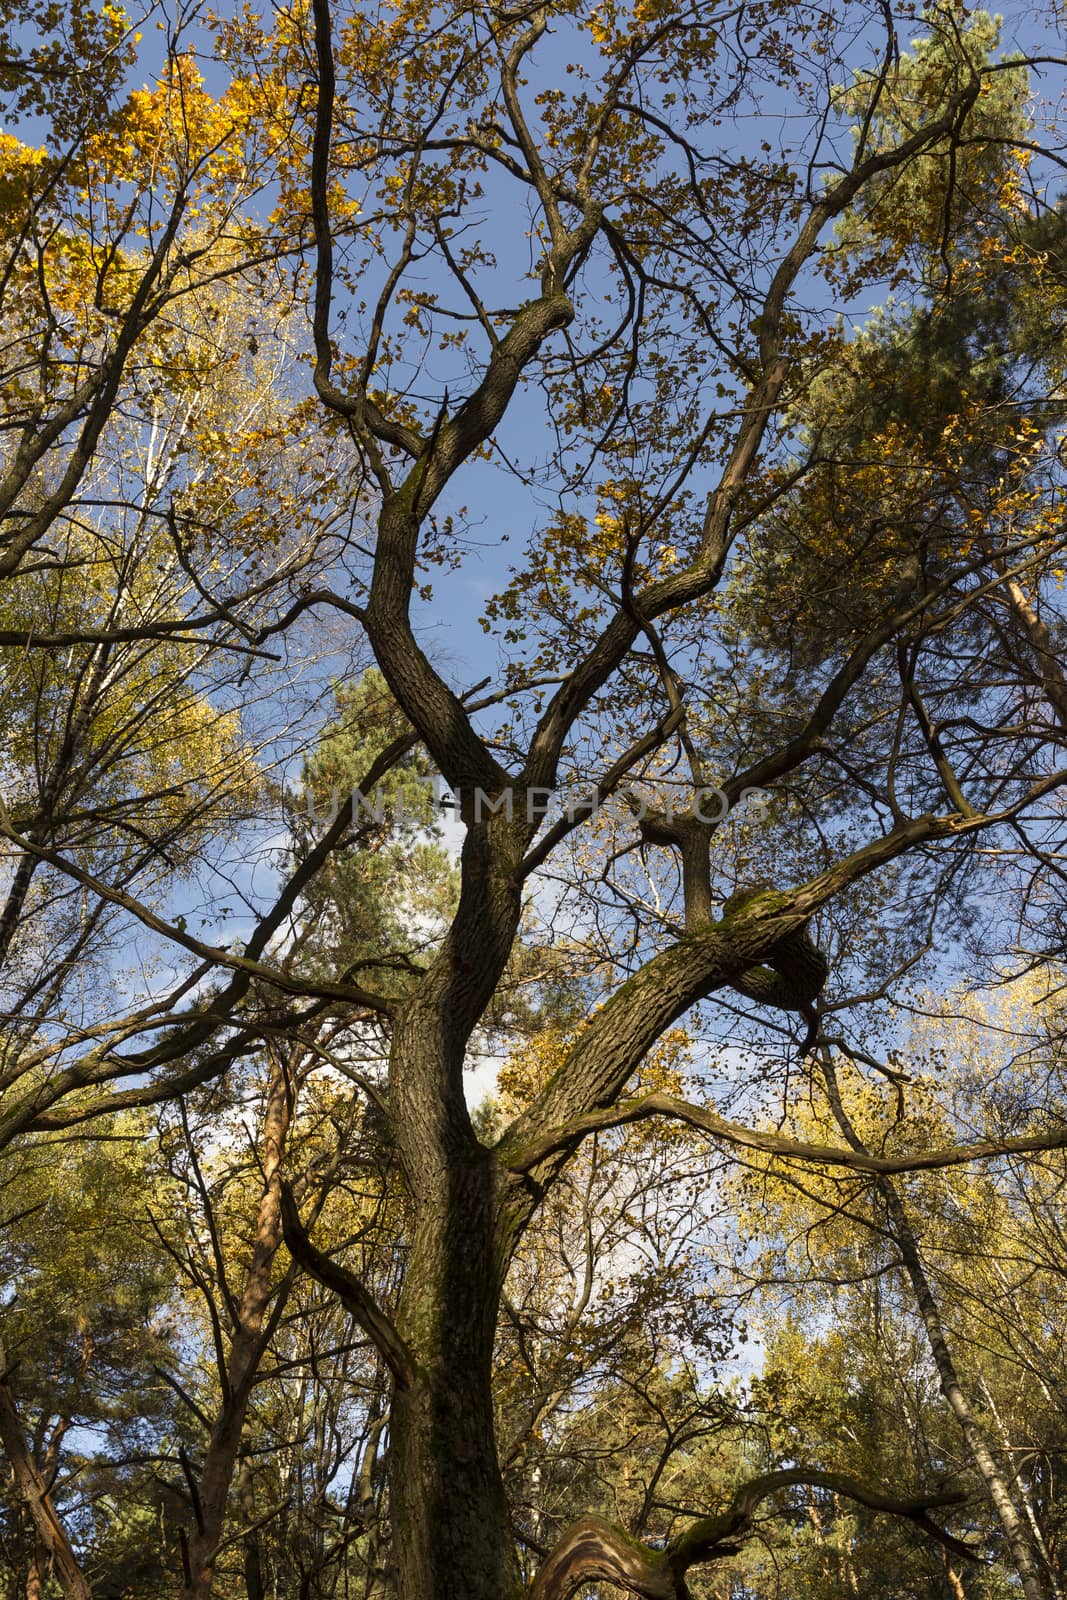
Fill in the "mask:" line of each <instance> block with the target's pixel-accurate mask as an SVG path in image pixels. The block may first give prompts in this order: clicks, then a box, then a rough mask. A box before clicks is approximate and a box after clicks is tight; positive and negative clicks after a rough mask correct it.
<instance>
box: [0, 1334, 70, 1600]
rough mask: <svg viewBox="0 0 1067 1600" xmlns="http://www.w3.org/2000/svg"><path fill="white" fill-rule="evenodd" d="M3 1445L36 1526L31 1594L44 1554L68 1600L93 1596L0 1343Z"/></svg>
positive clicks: (0, 1435) (0, 1438)
mask: <svg viewBox="0 0 1067 1600" xmlns="http://www.w3.org/2000/svg"><path fill="white" fill-rule="evenodd" d="M0 1446H2V1447H3V1451H4V1454H5V1455H6V1456H7V1459H8V1461H9V1462H10V1464H11V1471H12V1474H13V1476H14V1480H15V1489H16V1492H17V1493H18V1496H19V1498H20V1499H21V1501H22V1503H23V1505H24V1506H25V1507H26V1510H27V1511H28V1513H29V1515H30V1518H31V1520H32V1522H33V1528H34V1547H33V1555H32V1556H31V1558H30V1568H29V1576H28V1577H27V1594H29V1593H30V1591H31V1589H32V1587H33V1586H34V1585H36V1587H37V1590H38V1592H40V1586H41V1571H42V1567H43V1559H44V1555H47V1556H48V1557H49V1558H50V1559H51V1561H52V1563H53V1566H54V1569H55V1573H56V1576H57V1577H58V1579H59V1582H60V1584H61V1586H62V1589H63V1594H64V1596H65V1600H92V1594H91V1591H90V1589H89V1585H88V1583H87V1582H86V1581H85V1578H84V1576H83V1575H82V1570H81V1567H80V1566H79V1564H78V1558H77V1556H76V1555H75V1554H74V1548H73V1546H72V1545H71V1542H70V1540H69V1539H68V1538H67V1531H66V1529H65V1528H64V1526H63V1524H62V1522H61V1521H60V1519H59V1517H58V1515H57V1513H56V1508H55V1506H54V1505H53V1504H52V1495H51V1485H50V1483H49V1481H48V1479H47V1478H46V1477H45V1475H44V1474H43V1473H42V1472H41V1470H40V1468H39V1467H38V1465H37V1462H36V1460H35V1459H34V1456H33V1453H32V1451H31V1450H30V1447H29V1445H28V1444H27V1443H26V1436H25V1434H24V1433H23V1431H22V1423H21V1421H20V1419H19V1414H18V1408H17V1406H16V1404H15V1396H14V1394H13V1393H12V1389H11V1384H10V1381H9V1379H8V1376H7V1357H6V1355H5V1354H4V1347H3V1344H2V1343H0Z"/></svg>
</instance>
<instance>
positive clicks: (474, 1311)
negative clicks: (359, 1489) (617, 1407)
mask: <svg viewBox="0 0 1067 1600" xmlns="http://www.w3.org/2000/svg"><path fill="white" fill-rule="evenodd" d="M456 1168H458V1170H456ZM443 1189H444V1192H443V1193H441V1195H440V1197H439V1203H438V1204H435V1203H434V1202H433V1201H432V1200H431V1201H429V1203H424V1204H421V1205H420V1206H419V1207H418V1209H417V1213H416V1221H415V1229H414V1234H413V1239H412V1247H411V1254H410V1257H409V1260H408V1265H407V1271H406V1275H405V1282H404V1290H403V1294H402V1298H401V1304H400V1310H399V1318H398V1320H399V1325H400V1332H401V1333H402V1334H403V1336H404V1338H405V1339H406V1340H407V1342H408V1344H409V1345H410V1346H411V1348H412V1350H413V1351H414V1354H415V1357H416V1361H417V1364H418V1373H417V1375H416V1378H415V1381H414V1382H413V1383H412V1384H411V1385H410V1387H407V1388H400V1387H398V1389H397V1392H396V1394H395V1397H394V1400H393V1410H392V1422H391V1430H392V1439H391V1454H390V1484H391V1491H392V1492H391V1506H392V1521H393V1541H394V1553H395V1560H396V1564H397V1574H398V1582H399V1592H400V1595H401V1600H508V1597H509V1596H512V1595H514V1594H517V1593H518V1591H519V1589H520V1586H521V1585H520V1579H519V1572H518V1564H517V1559H516V1553H515V1540H514V1537H513V1535H512V1531H511V1524H510V1516H509V1512H508V1505H507V1499H506V1496H505V1493H504V1485H503V1480H502V1478H501V1475H500V1470H499V1467H498V1463H497V1453H496V1441H495V1438H494V1432H493V1399H492V1388H491V1377H492V1359H493V1344H494V1337H495V1332H496V1314H497V1301H498V1290H499V1285H498V1273H497V1262H496V1258H495V1251H494V1232H495V1229H494V1220H495V1218H494V1211H495V1207H494V1193H493V1191H494V1184H493V1172H492V1166H491V1161H490V1158H489V1157H488V1155H487V1153H486V1152H484V1151H481V1150H477V1151H472V1152H471V1154H470V1155H469V1157H468V1159H467V1160H466V1161H465V1162H464V1163H463V1165H462V1167H459V1164H458V1163H455V1164H454V1170H453V1171H452V1172H451V1173H450V1174H449V1175H448V1179H447V1181H446V1183H445V1184H444V1185H443Z"/></svg>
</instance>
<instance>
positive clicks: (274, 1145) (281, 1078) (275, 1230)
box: [182, 1054, 293, 1600]
mask: <svg viewBox="0 0 1067 1600" xmlns="http://www.w3.org/2000/svg"><path fill="white" fill-rule="evenodd" d="M292 1111H293V1105H292V1090H291V1085H290V1079H289V1075H288V1073H287V1071H286V1067H285V1063H284V1062H283V1061H282V1060H281V1059H280V1057H279V1056H275V1055H273V1054H272V1057H271V1071H270V1080H269V1084H268V1089H267V1110H266V1116H265V1118H264V1123H263V1141H262V1149H261V1161H262V1169H263V1181H264V1187H263V1194H262V1196H261V1198H260V1202H259V1208H258V1211H257V1214H256V1231H255V1242H254V1245H253V1249H252V1262H251V1265H250V1267H249V1269H248V1275H247V1277H246V1279H245V1285H244V1290H243V1292H242V1295H241V1299H240V1302H239V1304H238V1307H237V1312H236V1317H235V1326H234V1330H233V1337H232V1340H231V1343H230V1352H229V1359H228V1361H227V1364H226V1371H225V1373H224V1374H223V1375H222V1378H223V1394H222V1403H221V1405H220V1406H219V1411H218V1415H217V1417H216V1419H215V1424H214V1426H213V1428H212V1430H211V1438H210V1440H209V1442H208V1448H207V1454H206V1456H205V1457H204V1467H203V1471H202V1472H201V1474H200V1480H199V1485H198V1487H197V1493H196V1500H195V1503H194V1508H193V1509H194V1513H195V1516H196V1529H195V1532H194V1533H193V1535H192V1537H191V1538H190V1539H189V1545H188V1563H189V1571H188V1574H187V1582H186V1586H185V1588H184V1589H183V1591H182V1600H208V1596H209V1595H210V1593H211V1585H212V1582H213V1580H214V1575H215V1552H216V1549H217V1548H218V1543H219V1539H220V1538H221V1536H222V1527H223V1522H224V1520H225V1517H226V1505H227V1502H228V1500H229V1496H230V1485H231V1484H232V1482H233V1475H234V1469H235V1467H236V1464H237V1453H238V1449H239V1448H240V1444H241V1436H242V1433H243V1432H244V1425H245V1418H246V1416H247V1413H248V1402H249V1400H250V1399H251V1395H252V1389H253V1386H254V1384H255V1379H256V1372H257V1371H258V1368H259V1363H260V1360H261V1358H262V1355H263V1324H264V1318H265V1315H266V1310H267V1306H268V1304H269V1302H270V1299H271V1293H272V1285H271V1263H272V1262H273V1260H274V1256H275V1254H276V1252H277V1249H278V1246H279V1244H280V1243H281V1238H282V1222H281V1185H280V1178H279V1171H278V1169H279V1167H280V1165H281V1159H282V1154H283V1152H284V1150H285V1139H286V1134H287V1133H288V1131H289V1122H290V1119H291V1116H292ZM279 1292H283V1291H279Z"/></svg>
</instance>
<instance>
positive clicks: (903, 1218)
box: [821, 1052, 1053, 1600]
mask: <svg viewBox="0 0 1067 1600" xmlns="http://www.w3.org/2000/svg"><path fill="white" fill-rule="evenodd" d="M821 1059H822V1068H823V1075H824V1078H825V1080H826V1087H827V1093H828V1095H829V1099H830V1105H831V1108H832V1110H833V1113H834V1117H835V1119H836V1121H837V1125H838V1127H839V1128H840V1129H841V1132H842V1133H843V1134H844V1136H845V1139H846V1141H847V1143H848V1144H849V1145H851V1147H852V1148H853V1149H854V1150H857V1151H863V1152H864V1153H865V1154H869V1153H870V1152H869V1151H868V1150H867V1147H866V1145H865V1144H864V1143H863V1141H862V1140H861V1139H860V1137H859V1135H858V1134H857V1133H856V1130H855V1127H854V1126H853V1123H852V1119H851V1118H850V1117H849V1115H848V1112H847V1111H846V1110H845V1106H844V1103H843V1101H842V1099H841V1095H840V1092H839V1090H838V1086H837V1077H836V1074H835V1072H834V1068H833V1064H832V1061H831V1060H830V1058H829V1054H828V1052H823V1053H822V1056H821ZM874 1183H875V1187H876V1189H877V1191H878V1193H879V1194H880V1195H881V1197H882V1203H883V1205H884V1206H885V1210H886V1215H887V1217H888V1220H889V1230H888V1231H889V1235H890V1238H892V1240H893V1241H894V1243H895V1244H896V1246H897V1248H898V1250H899V1251H900V1255H901V1260H902V1261H903V1264H904V1270H905V1272H906V1273H907V1275H908V1279H909V1281H910V1283H911V1287H912V1291H913V1293H914V1295H915V1302H916V1305H917V1307H918V1311H919V1316H920V1317H921V1319H922V1323H923V1327H924V1328H925V1330H926V1338H927V1342H928V1343H929V1346H930V1354H931V1355H932V1356H933V1359H934V1365H935V1367H936V1368H937V1375H938V1378H939V1379H940V1383H941V1393H942V1394H943V1395H944V1397H945V1399H946V1400H947V1401H948V1404H949V1406H950V1408H951V1410H952V1413H953V1415H954V1416H955V1418H956V1421H957V1422H958V1423H959V1425H960V1431H961V1433H962V1434H963V1437H964V1441H965V1442H966V1445H967V1449H968V1451H969V1452H970V1456H971V1460H972V1461H973V1462H974V1466H975V1469H976V1471H977V1473H978V1476H979V1477H980V1478H981V1480H982V1483H983V1484H984V1486H985V1491H986V1494H987V1495H988V1497H989V1503H990V1505H991V1506H992V1508H993V1512H994V1514H995V1516H996V1518H997V1521H998V1522H999V1523H1000V1526H1001V1530H1002V1532H1003V1534H1004V1538H1005V1541H1006V1543H1007V1546H1008V1549H1009V1550H1010V1552H1011V1559H1012V1564H1013V1566H1014V1567H1015V1571H1016V1573H1017V1574H1018V1577H1019V1583H1020V1585H1021V1587H1022V1591H1023V1594H1024V1595H1025V1596H1026V1600H1053V1590H1052V1589H1051V1588H1050V1586H1049V1583H1048V1582H1047V1581H1046V1578H1045V1575H1044V1573H1043V1572H1042V1570H1041V1565H1040V1562H1039V1560H1038V1555H1037V1552H1036V1550H1035V1549H1034V1546H1033V1543H1032V1541H1031V1539H1030V1535H1029V1531H1028V1529H1027V1527H1026V1525H1025V1523H1024V1521H1023V1519H1022V1518H1021V1517H1020V1515H1019V1512H1018V1508H1017V1507H1016V1505H1015V1502H1014V1500H1013V1499H1012V1496H1011V1491H1010V1489H1009V1487H1008V1480H1007V1477H1006V1475H1005V1474H1004V1473H1003V1472H1002V1471H1001V1469H1000V1466H999V1464H998V1462H997V1460H996V1457H995V1456H994V1454H993V1451H992V1448H991V1447H990V1444H989V1441H988V1439H987V1438H986V1435H985V1430H984V1429H983V1428H982V1426H981V1424H980V1422H979V1421H978V1419H977V1417H976V1416H975V1414H974V1411H973V1409H972V1407H971V1403H970V1400H969V1399H968V1397H967V1395H966V1393H965V1392H964V1389H963V1386H962V1384H961V1383H960V1380H959V1375H958V1373H957V1371H956V1363H955V1361H954V1359H953V1356H952V1352H951V1350H950V1349H949V1346H948V1341H947V1340H946V1338H945V1330H944V1328H943V1326H942V1323H941V1313H940V1311H939V1309H938V1305H937V1301H936V1300H935V1298H934V1294H933V1290H932V1289H931V1288H930V1282H929V1279H928V1278H927V1276H926V1269H925V1267H924V1266H923V1263H922V1257H921V1255H920V1254H919V1245H918V1241H917V1239H916V1237H915V1233H914V1230H913V1228H912V1226H911V1222H910V1221H909V1219H908V1214H907V1211H906V1210H905V1208H904V1203H903V1201H902V1200H901V1198H900V1195H899V1194H898V1193H897V1189H896V1185H895V1184H894V1183H893V1181H892V1179H891V1178H888V1177H878V1178H875V1180H874Z"/></svg>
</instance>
